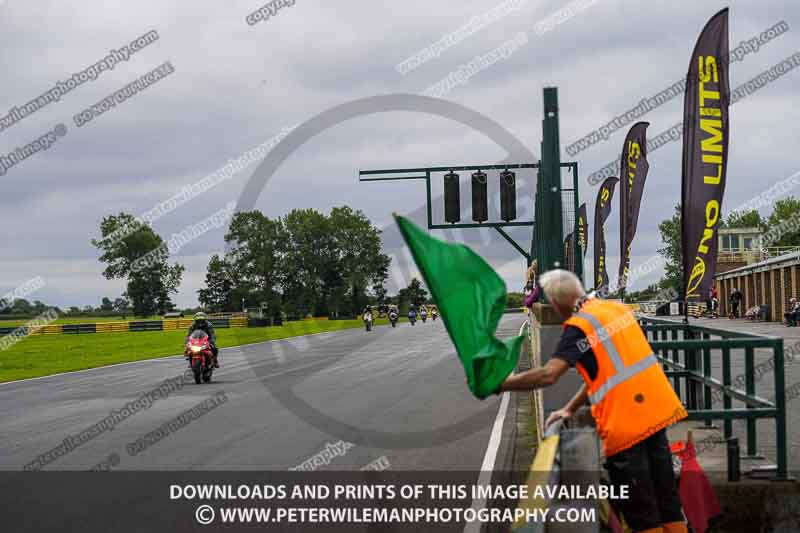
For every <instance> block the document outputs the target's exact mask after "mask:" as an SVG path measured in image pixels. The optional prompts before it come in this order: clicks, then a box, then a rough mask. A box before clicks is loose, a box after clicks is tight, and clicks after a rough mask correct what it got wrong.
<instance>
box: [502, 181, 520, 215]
mask: <svg viewBox="0 0 800 533" xmlns="http://www.w3.org/2000/svg"><path fill="white" fill-rule="evenodd" d="M500 218H501V219H503V220H504V221H506V222H508V221H510V220H514V219H515V218H517V175H516V174H515V173H514V172H511V171H510V170H504V171H503V172H501V173H500Z"/></svg>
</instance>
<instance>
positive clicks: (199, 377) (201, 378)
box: [184, 329, 214, 385]
mask: <svg viewBox="0 0 800 533" xmlns="http://www.w3.org/2000/svg"><path fill="white" fill-rule="evenodd" d="M184 355H185V356H186V358H187V359H189V360H190V361H191V363H190V366H191V367H192V373H193V374H194V382H195V383H197V384H198V385H199V384H200V383H201V382H202V383H208V382H209V381H211V374H212V373H213V372H214V352H213V351H212V350H211V340H210V339H209V338H208V334H207V333H206V332H205V331H203V330H202V329H196V330H194V331H193V332H192V334H191V335H189V338H188V339H186V347H185V349H184Z"/></svg>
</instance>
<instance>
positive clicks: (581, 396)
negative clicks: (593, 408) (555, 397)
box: [564, 383, 589, 414]
mask: <svg viewBox="0 0 800 533" xmlns="http://www.w3.org/2000/svg"><path fill="white" fill-rule="evenodd" d="M588 396H589V392H588V389H587V388H586V384H585V383H584V384H583V386H582V387H581V388H580V389H578V392H576V393H575V396H573V397H572V399H571V400H570V401H569V402H568V403H567V405H565V406H564V410H565V411H569V412H570V413H571V414H574V413H575V411H577V410H578V409H580V407H581V406H582V405H583V404H585V403H586V398H587V397H588Z"/></svg>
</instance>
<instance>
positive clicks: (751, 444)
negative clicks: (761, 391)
mask: <svg viewBox="0 0 800 533" xmlns="http://www.w3.org/2000/svg"><path fill="white" fill-rule="evenodd" d="M753 366H754V365H753V348H752V347H747V348H745V349H744V376H745V378H744V379H745V392H747V396H755V393H756V378H755V375H754V370H753ZM747 408H748V409H752V408H753V406H752V405H750V404H747ZM757 449H758V446H757V445H756V420H755V418H748V419H747V455H748V456H750V457H755V456H756V455H757V452H756V450H757Z"/></svg>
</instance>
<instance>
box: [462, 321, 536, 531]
mask: <svg viewBox="0 0 800 533" xmlns="http://www.w3.org/2000/svg"><path fill="white" fill-rule="evenodd" d="M526 324H527V322H524V323H523V324H522V326H520V328H519V334H520V335H522V330H523V329H524V328H525V326H526ZM509 398H510V394H509V393H508V392H504V393H503V399H502V400H500V408H499V409H498V410H497V416H496V417H495V419H494V425H493V426H492V433H491V434H490V435H489V444H488V445H487V446H486V454H485V455H484V456H483V463H482V464H481V473H480V475H479V476H478V483H477V484H478V485H488V484H489V483H491V481H492V473H493V472H494V464H495V462H497V452H498V450H499V449H500V440H501V439H502V436H503V424H504V423H505V421H506V412H508V402H509ZM484 507H486V498H480V499H477V500H472V508H473V509H475V510H476V511H477V510H480V509H483V508H484ZM480 530H481V524H480V523H479V522H470V523H469V524H467V525H466V526H464V533H479V532H480Z"/></svg>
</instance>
